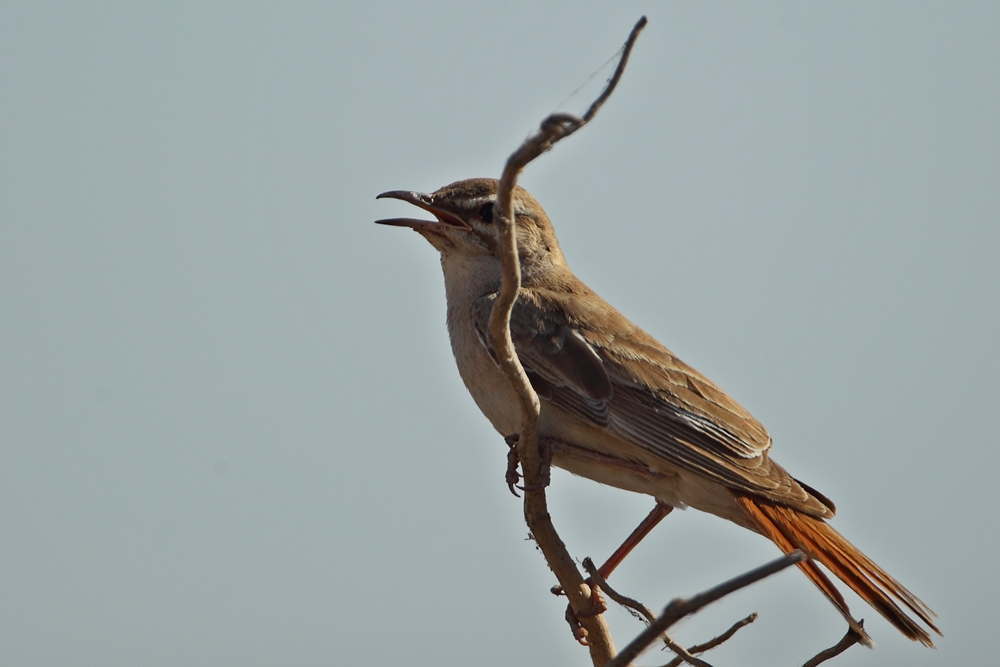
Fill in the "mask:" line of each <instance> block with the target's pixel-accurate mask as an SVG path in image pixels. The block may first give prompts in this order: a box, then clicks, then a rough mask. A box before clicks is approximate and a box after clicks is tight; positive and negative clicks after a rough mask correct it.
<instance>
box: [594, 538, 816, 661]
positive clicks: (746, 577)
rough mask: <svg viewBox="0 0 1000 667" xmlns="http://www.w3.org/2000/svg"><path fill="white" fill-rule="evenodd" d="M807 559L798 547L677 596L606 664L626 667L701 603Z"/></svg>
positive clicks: (704, 604) (716, 598) (713, 600)
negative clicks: (698, 590)
mask: <svg viewBox="0 0 1000 667" xmlns="http://www.w3.org/2000/svg"><path fill="white" fill-rule="evenodd" d="M805 559H806V555H805V554H804V553H803V552H801V551H799V550H798V549H796V550H795V551H792V552H791V553H789V554H786V555H785V556H782V557H781V558H779V559H777V560H774V561H771V562H770V563H768V564H767V565H762V566H760V567H758V568H756V569H753V570H750V571H749V572H747V573H746V574H742V575H740V576H738V577H735V578H733V579H730V580H729V581H726V582H723V583H721V584H719V585H718V586H715V587H714V588H710V589H708V590H707V591H703V592H701V593H698V594H697V595H695V596H694V597H691V598H687V599H685V598H676V599H674V600H672V601H671V602H670V604H668V605H667V606H666V607H665V608H664V609H663V613H662V614H660V616H659V618H657V619H656V620H655V621H653V622H652V623H651V624H650V626H649V627H648V628H646V629H645V630H644V631H643V632H641V633H640V634H639V636H638V637H636V638H635V639H633V640H632V642H631V643H630V644H629V645H628V646H626V647H625V648H623V649H622V651H621V653H619V654H618V655H616V656H615V657H614V658H613V659H612V660H611V661H610V662H608V663H607V665H606V667H625V666H626V665H628V664H629V663H631V662H632V661H633V660H634V659H635V658H636V657H637V656H638V655H639V654H640V653H642V652H643V651H645V650H646V648H647V647H648V646H649V645H650V644H652V643H653V642H654V641H656V639H657V637H659V636H660V635H662V634H663V633H664V632H666V631H667V629H668V628H669V627H670V626H671V625H673V624H674V623H676V622H677V621H679V620H681V619H682V618H684V617H685V616H688V615H690V614H693V613H694V612H696V611H698V610H699V609H701V608H702V607H705V606H707V605H709V604H711V603H712V602H715V601H716V600H718V599H719V598H722V597H725V596H726V595H729V594H730V593H732V592H734V591H738V590H739V589H741V588H745V587H746V586H749V585H750V584H752V583H754V582H757V581H760V580H761V579H763V578H765V577H769V576H771V575H772V574H774V573H776V572H780V571H781V570H784V569H785V568H786V567H788V566H790V565H795V564H796V563H800V562H802V561H804V560H805Z"/></svg>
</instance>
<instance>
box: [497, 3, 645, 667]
mask: <svg viewBox="0 0 1000 667" xmlns="http://www.w3.org/2000/svg"><path fill="white" fill-rule="evenodd" d="M645 25H646V17H645V16H644V17H642V18H641V19H640V20H639V22H638V23H636V25H635V27H634V28H633V29H632V32H631V34H630V35H629V38H628V41H627V42H626V43H625V46H624V47H623V51H622V57H621V60H620V61H619V62H618V66H617V67H616V68H615V72H614V74H613V75H612V77H611V79H610V80H609V82H608V85H607V86H606V87H605V89H604V91H603V92H602V93H601V95H600V96H599V97H598V98H597V99H596V100H595V101H594V103H593V104H591V106H590V109H588V110H587V113H586V114H584V117H583V118H576V117H574V116H572V115H569V114H553V115H551V116H549V117H548V118H546V119H545V120H544V121H542V124H541V128H540V129H539V131H538V132H537V133H535V134H534V135H532V136H531V137H528V138H527V139H526V140H525V141H524V143H523V144H521V146H520V147H519V148H518V149H517V150H516V151H515V152H514V153H513V154H512V155H511V156H510V158H508V160H507V164H506V166H505V167H504V170H503V174H502V175H501V177H500V182H499V184H498V186H497V199H496V204H495V218H496V219H497V221H498V223H499V227H500V230H501V239H500V246H501V247H500V261H501V267H502V272H503V278H502V283H501V287H500V293H499V294H498V295H497V299H496V302H495V303H494V305H493V310H492V312H491V313H490V323H489V326H490V338H491V339H492V343H493V349H494V350H495V351H496V354H497V361H498V363H499V365H500V368H501V369H502V370H503V372H504V374H505V375H506V376H507V378H508V380H510V383H511V386H512V387H513V388H514V391H515V393H516V394H517V397H518V401H519V403H520V406H521V412H522V414H523V423H522V427H521V432H520V434H519V438H518V443H517V454H518V458H519V459H520V461H521V470H522V472H523V474H524V490H525V493H524V518H525V521H526V522H527V524H528V528H529V529H530V530H531V533H532V535H534V537H535V540H536V542H537V544H538V546H539V548H541V550H542V553H543V555H544V556H545V560H546V561H547V562H548V564H549V567H550V568H552V571H553V572H554V573H555V575H556V578H557V579H558V580H559V584H560V585H561V586H562V588H563V590H564V591H566V595H567V597H568V598H569V602H570V606H571V607H572V610H573V612H574V616H575V617H576V618H577V620H578V622H579V623H580V625H581V632H580V634H581V635H582V638H583V639H584V641H586V642H587V644H588V645H589V648H590V655H591V659H592V660H593V662H594V664H595V665H599V666H600V665H604V664H606V663H607V662H608V661H609V660H611V659H612V657H613V656H614V655H615V646H614V641H613V640H612V639H611V633H610V632H609V631H608V628H607V623H606V622H605V621H604V617H603V616H602V615H600V614H593V613H592V612H593V611H594V604H595V601H594V600H593V597H592V592H591V590H590V587H589V586H588V585H587V584H586V583H585V582H584V580H583V576H582V575H581V574H580V571H579V570H578V569H577V567H576V565H575V564H574V562H573V559H572V558H571V557H570V555H569V552H568V551H567V550H566V545H565V544H563V542H562V539H561V538H560V537H559V534H558V533H557V532H556V530H555V528H554V527H553V525H552V521H551V518H550V517H549V513H548V506H547V502H546V499H545V483H546V479H545V478H546V474H545V470H544V467H545V466H544V463H543V460H542V457H541V455H540V452H539V448H538V414H539V409H540V406H539V402H538V396H537V395H536V394H535V392H534V390H533V389H532V388H531V384H530V383H529V381H528V377H527V375H526V374H525V372H524V368H523V367H522V366H521V363H520V361H518V358H517V355H516V353H515V352H514V344H513V342H512V340H511V335H510V314H511V311H512V310H513V307H514V302H515V301H516V299H517V294H518V291H519V290H520V287H521V267H520V263H519V261H518V256H517V232H516V228H515V226H516V223H515V220H514V216H513V215H512V211H513V198H514V187H515V185H516V183H517V177H518V176H519V175H520V173H521V171H522V170H523V169H524V167H525V166H527V164H528V163H529V162H531V161H532V160H533V159H535V158H536V157H538V156H539V155H541V154H542V153H543V152H545V151H547V150H549V149H550V148H552V146H553V145H555V143H556V142H557V141H559V140H560V139H562V138H564V137H567V136H569V135H570V134H572V133H573V132H576V131H577V130H578V129H580V128H581V127H583V126H584V125H585V124H586V123H587V122H589V121H590V120H591V119H592V118H593V117H594V116H595V115H596V114H597V112H598V110H599V109H600V108H601V105H603V104H604V102H605V101H606V100H607V99H608V97H610V96H611V93H613V92H614V89H615V86H616V85H617V83H618V81H619V79H620V78H621V75H622V72H623V71H624V69H625V65H626V63H627V62H628V57H629V54H630V53H631V51H632V47H633V46H634V45H635V40H636V39H637V38H638V36H639V32H640V31H641V30H642V28H643V27H644V26H645Z"/></svg>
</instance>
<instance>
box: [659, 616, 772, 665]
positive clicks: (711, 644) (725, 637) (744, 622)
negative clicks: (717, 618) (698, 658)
mask: <svg viewBox="0 0 1000 667" xmlns="http://www.w3.org/2000/svg"><path fill="white" fill-rule="evenodd" d="M756 620H757V612H754V613H752V614H750V615H749V616H747V617H745V618H741V619H740V620H738V621H736V622H735V623H733V624H732V625H731V626H730V627H729V629H728V630H726V631H725V632H723V633H722V634H721V635H719V636H718V637H714V638H712V639H709V640H708V641H707V642H705V643H703V644H695V645H694V646H692V647H691V648H689V649H688V653H691V654H694V653H704V652H705V651H711V650H712V649H713V648H715V647H716V646H718V645H719V644H722V643H723V642H726V641H729V638H730V637H732V636H733V635H735V634H736V632H737V630H739V629H740V628H745V627H746V626H748V625H750V624H751V623H753V622H754V621H756ZM683 662H684V661H683V660H681V659H680V658H679V657H678V658H674V659H673V660H671V661H670V662H668V663H667V664H665V665H664V666H663V667H680V665H681V664H682V663H683Z"/></svg>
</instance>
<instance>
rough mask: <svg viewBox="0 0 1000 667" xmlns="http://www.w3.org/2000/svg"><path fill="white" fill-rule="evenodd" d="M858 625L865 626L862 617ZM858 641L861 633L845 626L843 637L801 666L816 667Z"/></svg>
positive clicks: (859, 641) (858, 642)
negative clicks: (845, 632)
mask: <svg viewBox="0 0 1000 667" xmlns="http://www.w3.org/2000/svg"><path fill="white" fill-rule="evenodd" d="M858 625H859V626H861V627H862V628H863V627H865V622H864V620H863V619H862V620H860V621H858ZM860 643H861V635H859V634H858V633H857V631H855V629H854V628H850V627H849V628H847V634H846V635H844V638H843V639H841V640H840V641H839V642H837V644H836V645H835V646H831V647H830V648H828V649H826V650H825V651H820V652H819V653H817V654H816V655H815V656H813V657H812V659H811V660H809V662H807V663H806V664H804V665H802V667H816V665H818V664H820V663H822V662H826V661H827V660H829V659H830V658H836V657H837V656H838V655H840V654H841V653H843V652H844V651H846V650H847V649H849V648H851V647H852V646H854V645H855V644H860Z"/></svg>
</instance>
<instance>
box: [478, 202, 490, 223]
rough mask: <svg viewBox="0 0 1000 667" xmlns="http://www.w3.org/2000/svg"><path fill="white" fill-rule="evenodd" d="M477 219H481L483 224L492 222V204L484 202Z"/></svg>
mask: <svg viewBox="0 0 1000 667" xmlns="http://www.w3.org/2000/svg"><path fill="white" fill-rule="evenodd" d="M479 217H480V218H482V220H483V222H488V223H491V224H492V222H493V202H486V203H485V204H483V205H482V207H481V208H480V209H479Z"/></svg>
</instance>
